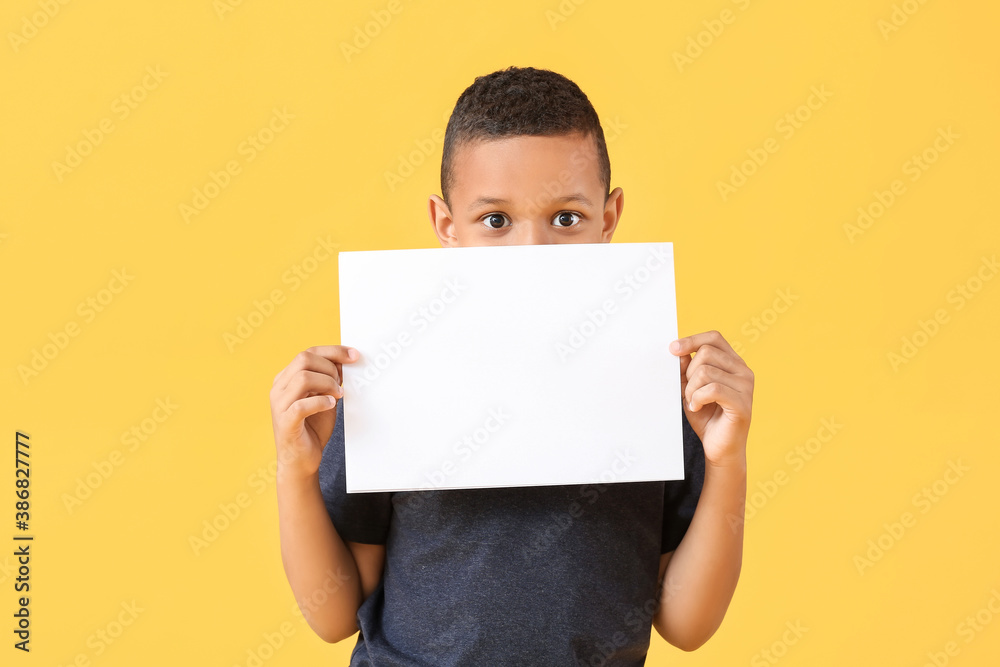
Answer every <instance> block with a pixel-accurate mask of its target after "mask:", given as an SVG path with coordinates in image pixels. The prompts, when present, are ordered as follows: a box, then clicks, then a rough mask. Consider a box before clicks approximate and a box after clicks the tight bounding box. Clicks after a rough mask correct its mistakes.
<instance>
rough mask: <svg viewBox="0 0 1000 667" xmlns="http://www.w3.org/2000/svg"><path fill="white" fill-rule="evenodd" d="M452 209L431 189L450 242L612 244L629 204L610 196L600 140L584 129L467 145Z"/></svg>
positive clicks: (440, 229) (436, 218) (438, 226)
mask: <svg viewBox="0 0 1000 667" xmlns="http://www.w3.org/2000/svg"><path fill="white" fill-rule="evenodd" d="M452 166H453V173H454V183H453V186H452V189H451V207H450V208H449V207H448V205H447V204H445V202H444V200H443V199H441V198H440V197H438V196H437V195H431V196H430V201H429V202H428V211H429V213H430V217H431V223H432V224H433V226H434V233H435V234H437V237H438V239H439V240H440V241H441V246H442V247H459V246H488V245H532V244H548V243H608V242H610V241H611V236H612V234H614V231H615V227H616V225H617V224H618V219H619V217H620V216H621V212H622V207H623V206H624V196H623V192H622V189H621V188H615V189H614V191H612V192H611V194H610V196H609V197H608V201H607V202H605V201H604V193H605V189H604V186H603V185H602V184H601V181H600V168H599V164H598V161H597V146H596V145H595V143H594V140H593V138H591V137H585V136H583V135H582V134H580V133H574V134H568V135H562V136H551V137H543V136H516V137H507V138H504V139H498V140H492V141H476V142H474V143H471V144H464V145H461V146H460V147H459V148H458V150H457V151H456V152H455V155H454V160H453V162H452Z"/></svg>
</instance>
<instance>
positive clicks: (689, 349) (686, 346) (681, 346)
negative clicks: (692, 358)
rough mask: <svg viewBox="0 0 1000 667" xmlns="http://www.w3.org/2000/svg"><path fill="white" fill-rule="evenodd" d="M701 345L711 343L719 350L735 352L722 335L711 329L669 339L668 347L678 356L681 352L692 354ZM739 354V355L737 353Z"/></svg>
mask: <svg viewBox="0 0 1000 667" xmlns="http://www.w3.org/2000/svg"><path fill="white" fill-rule="evenodd" d="M702 345H712V346H714V347H717V348H719V349H720V350H724V351H728V352H732V353H733V354H736V351H735V350H733V348H732V346H731V345H730V344H729V342H728V341H727V340H726V339H725V338H724V337H723V336H722V334H721V333H719V332H718V331H716V330H715V329H712V330H711V331H705V332H703V333H697V334H694V335H691V336H685V337H684V338H678V339H677V340H675V341H671V343H670V346H669V349H670V352H671V354H676V355H678V356H680V355H682V354H692V353H694V352H697V351H698V348H700V347H701V346H702ZM737 356H739V355H737Z"/></svg>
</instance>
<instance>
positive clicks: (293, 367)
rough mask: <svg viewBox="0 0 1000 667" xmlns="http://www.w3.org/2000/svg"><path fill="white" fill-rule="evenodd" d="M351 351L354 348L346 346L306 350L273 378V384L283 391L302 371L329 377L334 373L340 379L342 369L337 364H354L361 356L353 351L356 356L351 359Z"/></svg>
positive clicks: (329, 346)
mask: <svg viewBox="0 0 1000 667" xmlns="http://www.w3.org/2000/svg"><path fill="white" fill-rule="evenodd" d="M351 350H354V348H352V347H348V346H346V345H316V346H314V347H310V348H307V349H305V350H303V351H302V352H299V353H298V354H297V355H295V358H294V359H292V361H291V362H290V363H289V364H288V365H287V366H286V367H285V368H283V369H282V370H281V372H280V373H278V375H276V376H275V378H274V384H275V386H277V387H278V388H279V389H281V390H284V389H285V387H287V386H288V382H289V381H290V380H291V377H292V376H293V375H294V374H295V373H297V372H298V371H300V370H303V369H305V370H311V371H317V372H323V373H329V374H331V375H332V374H333V372H334V371H336V377H337V379H340V377H341V368H342V367H341V366H340V365H339V364H343V363H354V362H355V361H357V359H359V358H360V356H361V355H360V353H358V351H357V350H354V353H355V354H356V355H357V356H355V357H354V358H351V357H350V356H349V352H350V351H351Z"/></svg>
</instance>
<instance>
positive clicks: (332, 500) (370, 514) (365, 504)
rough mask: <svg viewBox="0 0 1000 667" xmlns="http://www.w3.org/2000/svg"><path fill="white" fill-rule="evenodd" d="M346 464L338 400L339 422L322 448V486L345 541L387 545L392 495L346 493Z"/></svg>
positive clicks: (341, 418) (341, 536) (338, 529)
mask: <svg viewBox="0 0 1000 667" xmlns="http://www.w3.org/2000/svg"><path fill="white" fill-rule="evenodd" d="M346 480H347V478H346V474H345V463H344V399H343V398H341V399H340V400H339V401H337V423H336V424H335V426H334V429H333V433H332V434H330V440H329V441H327V443H326V447H325V448H324V449H323V458H322V459H321V461H320V464H319V486H320V490H321V491H322V492H323V502H324V503H325V504H326V511H327V512H328V513H329V514H330V520H331V521H333V526H334V528H336V529H337V534H338V535H340V538H341V539H342V540H344V541H345V542H362V543H364V544H385V543H386V538H387V536H388V534H389V521H390V519H391V518H392V492H391V491H375V492H370V493H347V481H346Z"/></svg>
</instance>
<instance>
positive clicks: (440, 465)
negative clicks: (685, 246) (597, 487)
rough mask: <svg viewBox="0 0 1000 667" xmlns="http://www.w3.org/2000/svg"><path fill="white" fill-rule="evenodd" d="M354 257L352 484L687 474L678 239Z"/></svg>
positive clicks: (347, 406)
mask: <svg viewBox="0 0 1000 667" xmlns="http://www.w3.org/2000/svg"><path fill="white" fill-rule="evenodd" d="M339 263H340V327H341V342H342V344H344V345H349V346H351V347H354V348H357V349H358V350H359V351H360V352H361V358H360V360H359V361H357V362H354V363H351V364H343V385H344V399H343V400H344V438H345V455H346V471H345V472H346V478H347V492H348V493H357V492H366V491H416V490H424V489H470V488H487V487H513V486H543V485H555V484H588V483H594V484H603V483H615V482H643V481H657V480H678V479H683V478H684V450H683V440H682V429H681V425H682V422H681V395H680V360H679V359H678V358H677V357H675V356H674V355H673V354H671V353H670V351H669V350H668V349H667V346H668V345H669V344H670V341H672V340H674V339H676V338H677V307H676V296H675V288H674V262H673V244H671V243H566V244H553V245H520V246H487V247H469V248H430V249H414V250H370V251H353V252H341V253H339Z"/></svg>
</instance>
